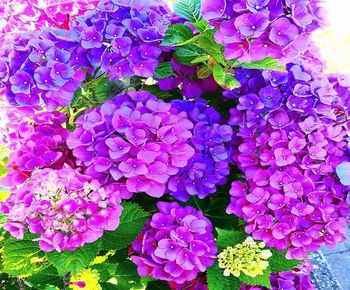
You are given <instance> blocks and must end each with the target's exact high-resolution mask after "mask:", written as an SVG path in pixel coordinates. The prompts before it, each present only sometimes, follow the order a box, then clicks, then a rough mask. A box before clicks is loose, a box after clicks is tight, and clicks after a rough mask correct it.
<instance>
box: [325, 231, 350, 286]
mask: <svg viewBox="0 0 350 290" xmlns="http://www.w3.org/2000/svg"><path fill="white" fill-rule="evenodd" d="M347 237H348V241H347V242H345V243H342V244H339V245H337V246H336V247H335V248H334V249H332V250H330V249H328V248H326V247H324V248H322V253H323V255H324V257H325V259H326V260H327V262H328V264H329V268H330V270H331V272H332V273H333V275H334V277H335V278H336V279H337V280H338V283H339V284H340V286H341V287H342V288H343V289H344V290H349V289H350V228H349V230H348V233H347ZM319 289H320V290H327V289H325V288H323V289H322V288H319Z"/></svg>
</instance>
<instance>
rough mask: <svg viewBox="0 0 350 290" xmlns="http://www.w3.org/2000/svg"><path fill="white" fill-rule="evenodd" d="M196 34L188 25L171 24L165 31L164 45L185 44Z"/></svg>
mask: <svg viewBox="0 0 350 290" xmlns="http://www.w3.org/2000/svg"><path fill="white" fill-rule="evenodd" d="M193 37H194V34H193V32H192V30H191V28H189V27H188V26H186V25H183V24H173V25H170V26H169V28H168V30H167V31H166V32H165V35H164V38H163V41H162V43H161V45H162V46H181V45H185V44H187V43H189V42H191V41H192V40H193Z"/></svg>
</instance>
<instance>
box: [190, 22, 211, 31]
mask: <svg viewBox="0 0 350 290" xmlns="http://www.w3.org/2000/svg"><path fill="white" fill-rule="evenodd" d="M192 25H193V27H194V28H196V29H197V30H198V31H199V32H204V31H206V30H208V28H209V27H210V26H209V24H208V22H206V21H205V20H204V19H203V20H200V21H197V22H194V23H192Z"/></svg>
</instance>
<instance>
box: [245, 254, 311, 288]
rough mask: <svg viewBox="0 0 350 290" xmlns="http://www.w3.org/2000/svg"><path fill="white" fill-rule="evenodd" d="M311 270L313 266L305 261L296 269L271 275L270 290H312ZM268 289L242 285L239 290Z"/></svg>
mask: <svg viewBox="0 0 350 290" xmlns="http://www.w3.org/2000/svg"><path fill="white" fill-rule="evenodd" d="M312 270H313V266H312V265H311V263H310V261H309V260H305V262H303V263H302V264H300V265H299V266H298V267H296V268H294V269H293V270H291V271H286V272H280V273H273V274H271V275H270V282H271V286H272V288H271V289H272V290H279V289H288V290H295V289H300V290H303V289H305V290H306V289H307V290H314V289H316V288H315V286H314V285H313V284H312V282H311V277H310V273H311V271H312ZM267 289H268V288H265V287H262V286H252V285H247V284H243V285H242V286H241V288H240V290H267Z"/></svg>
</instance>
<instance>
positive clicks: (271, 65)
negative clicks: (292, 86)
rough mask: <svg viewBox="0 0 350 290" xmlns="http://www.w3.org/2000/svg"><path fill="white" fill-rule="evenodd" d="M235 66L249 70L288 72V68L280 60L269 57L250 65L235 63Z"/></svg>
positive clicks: (249, 63)
mask: <svg viewBox="0 0 350 290" xmlns="http://www.w3.org/2000/svg"><path fill="white" fill-rule="evenodd" d="M233 65H234V66H236V67H243V68H248V69H259V70H274V71H286V68H285V67H284V66H281V65H280V64H279V63H278V59H274V58H271V57H267V58H265V59H263V60H260V61H253V62H248V63H240V62H235V63H234V64H233Z"/></svg>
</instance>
